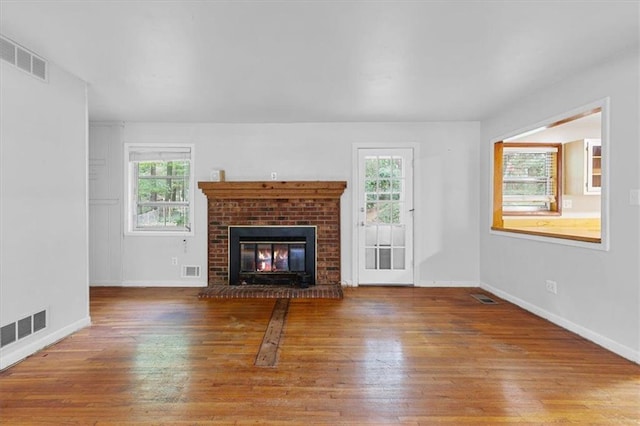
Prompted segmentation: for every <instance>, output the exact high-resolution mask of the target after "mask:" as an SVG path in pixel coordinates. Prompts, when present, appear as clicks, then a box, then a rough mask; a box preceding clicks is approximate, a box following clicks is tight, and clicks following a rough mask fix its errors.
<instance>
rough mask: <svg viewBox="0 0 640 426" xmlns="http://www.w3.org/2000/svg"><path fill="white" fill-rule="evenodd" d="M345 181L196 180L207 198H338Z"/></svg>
mask: <svg viewBox="0 0 640 426" xmlns="http://www.w3.org/2000/svg"><path fill="white" fill-rule="evenodd" d="M346 187H347V182H346V181H287V182H278V181H251V182H249V181H247V182H242V181H236V182H205V181H202V182H198V188H200V189H201V190H202V192H204V194H205V195H206V196H207V198H209V199H290V198H291V199H293V198H304V199H321V198H324V199H329V198H340V196H341V195H342V193H343V192H344V190H345V188H346Z"/></svg>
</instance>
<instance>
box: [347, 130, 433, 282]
mask: <svg viewBox="0 0 640 426" xmlns="http://www.w3.org/2000/svg"><path fill="white" fill-rule="evenodd" d="M367 148H368V149H404V148H406V149H413V193H412V196H413V207H414V209H415V208H416V206H418V205H419V204H420V203H419V200H417V199H416V194H420V193H421V191H422V183H421V180H420V167H419V164H420V161H419V159H420V144H419V143H417V142H403V143H398V142H396V143H383V142H354V143H352V147H351V187H352V188H354V189H353V190H352V191H353V196H352V200H351V204H352V205H351V241H352V242H353V243H352V244H351V259H352V264H353V270H352V285H353V286H354V287H357V286H358V282H359V271H360V265H359V259H358V258H359V252H358V250H359V244H358V238H359V237H358V226H359V208H360V204H359V200H358V191H357V188H356V186H357V184H358V182H359V177H358V171H359V169H358V167H359V165H358V151H359V150H360V149H367ZM418 213H419V212H418ZM417 217H419V215H418V216H416V215H415V214H414V221H413V238H412V241H413V266H412V268H413V285H414V286H417V285H418V283H419V279H418V277H419V274H418V269H419V268H418V267H419V263H418V259H420V253H419V252H418V247H419V245H417V244H416V243H415V241H416V235H419V230H420V229H421V226H420V223H419V220H416V218H417Z"/></svg>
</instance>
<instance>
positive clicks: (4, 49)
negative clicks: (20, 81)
mask: <svg viewBox="0 0 640 426" xmlns="http://www.w3.org/2000/svg"><path fill="white" fill-rule="evenodd" d="M0 59H2V60H3V61H6V62H8V63H10V64H11V65H13V66H14V67H17V68H19V69H21V70H22V71H24V72H27V73H29V74H31V75H32V76H34V77H36V78H37V79H38V80H42V81H47V61H45V60H44V59H42V58H40V57H38V56H37V55H36V54H35V53H33V52H30V51H29V50H27V49H25V48H24V47H22V46H20V45H19V44H17V43H14V42H13V41H11V40H9V39H8V38H6V37H4V36H0Z"/></svg>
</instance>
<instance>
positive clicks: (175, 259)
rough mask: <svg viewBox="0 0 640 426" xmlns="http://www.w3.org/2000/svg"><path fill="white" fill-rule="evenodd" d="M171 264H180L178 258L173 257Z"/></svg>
mask: <svg viewBox="0 0 640 426" xmlns="http://www.w3.org/2000/svg"><path fill="white" fill-rule="evenodd" d="M171 264H172V265H177V264H178V258H177V257H172V258H171Z"/></svg>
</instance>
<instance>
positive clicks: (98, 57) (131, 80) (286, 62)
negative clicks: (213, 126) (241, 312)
mask: <svg viewBox="0 0 640 426" xmlns="http://www.w3.org/2000/svg"><path fill="white" fill-rule="evenodd" d="M639 21H640V13H639V2H638V1H613V0H609V1H588V0H587V1H575V0H573V1H512V2H506V1H454V0H452V1H338V0H336V1H235V2H231V1H150V0H146V1H104V0H103V1H101V0H93V1H79V0H74V1H71V0H69V1H62V0H47V1H44V0H42V1H12V0H0V32H2V34H4V35H5V36H7V37H9V38H11V39H13V40H14V41H15V42H17V43H20V44H22V45H24V46H25V47H27V48H28V49H30V50H32V51H34V52H35V53H37V54H39V55H42V56H43V57H44V58H46V59H48V60H50V61H52V62H54V63H56V64H58V65H60V66H62V67H63V68H65V69H67V70H68V71H70V72H72V73H74V74H76V75H77V76H79V77H81V78H82V79H84V80H86V81H87V82H88V83H89V114H90V119H92V120H126V121H202V122H345V121H363V122H364V121H434V120H478V119H481V118H483V117H485V116H486V115H487V114H489V113H491V112H494V111H496V110H497V109H500V108H504V107H506V106H507V105H509V104H510V103H513V102H514V101H515V100H516V99H517V97H518V96H521V95H524V94H527V93H531V92H534V91H535V90H537V89H538V88H540V87H543V86H546V85H549V84H552V83H553V82H555V81H558V80H561V79H565V78H569V77H570V76H571V74H572V73H574V72H576V71H577V70H582V69H585V68H587V67H589V66H591V65H593V64H596V63H601V62H603V61H606V60H607V59H608V58H610V57H612V56H613V55H616V54H619V53H620V52H622V51H625V50H629V49H637V48H638V40H639V26H638V22H639Z"/></svg>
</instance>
